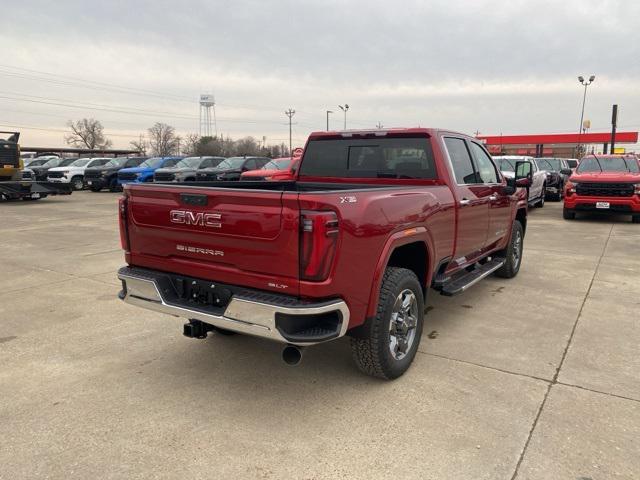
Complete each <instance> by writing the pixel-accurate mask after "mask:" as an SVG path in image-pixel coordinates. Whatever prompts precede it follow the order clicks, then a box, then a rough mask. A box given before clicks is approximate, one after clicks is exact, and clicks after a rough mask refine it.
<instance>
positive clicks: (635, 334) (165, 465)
mask: <svg viewBox="0 0 640 480" xmlns="http://www.w3.org/2000/svg"><path fill="white" fill-rule="evenodd" d="M116 199H117V194H110V193H100V194H96V193H90V192H79V193H74V194H73V195H72V196H70V197H59V198H47V199H45V200H41V201H38V202H12V203H4V204H0V216H1V219H2V221H1V222H0V247H1V249H2V250H1V253H0V259H1V263H0V271H1V272H2V275H0V292H1V293H0V393H1V395H0V398H1V402H0V478H3V479H5V478H6V479H27V478H29V479H31V478H51V479H58V478H60V479H62V478H64V479H75V478H78V479H87V478H101V479H107V478H127V479H130V478H179V479H185V478H259V479H271V478H273V479H276V478H296V479H325V478H350V479H351V478H366V479H372V478H428V479H474V480H476V479H511V478H521V479H545V480H548V479H576V480H586V479H593V480H600V479H609V478H616V479H618V478H638V475H639V472H640V355H639V345H640V325H639V318H640V315H639V314H638V312H639V311H640V294H639V292H640V255H639V254H638V247H639V246H640V225H634V224H631V222H630V220H629V219H628V218H625V217H622V218H620V219H609V218H589V219H585V220H577V221H573V222H569V221H564V220H562V215H561V204H559V203H547V204H546V206H545V207H544V209H542V210H540V209H533V210H531V212H530V220H529V227H528V232H527V236H526V239H525V256H524V260H523V262H524V263H523V266H522V269H521V271H520V274H519V275H518V277H516V278H515V279H513V280H502V279H498V278H491V279H489V280H487V281H484V282H481V283H480V284H478V285H477V286H475V287H474V288H473V289H472V290H470V291H469V292H467V293H465V294H463V295H461V296H458V297H454V298H445V297H441V296H438V295H436V294H434V293H432V294H431V297H430V298H429V299H428V305H429V307H428V309H427V310H428V313H427V317H426V322H427V323H426V326H425V331H424V337H423V339H422V343H421V346H420V350H421V353H420V354H419V355H418V357H417V358H416V361H415V363H414V365H413V367H412V368H411V369H410V370H409V372H408V373H407V374H406V375H405V376H404V377H402V378H400V379H399V380H397V381H394V382H382V381H378V380H375V379H372V378H369V377H366V376H364V375H362V374H360V373H359V372H358V371H357V370H356V368H355V366H354V365H353V363H352V361H351V358H350V350H349V345H348V340H346V339H342V340H340V341H337V342H334V343H331V344H327V345H324V346H319V347H315V348H311V349H308V350H307V352H306V354H305V357H304V359H303V362H302V364H301V365H300V366H299V367H297V368H291V367H287V366H286V365H284V363H283V362H282V361H281V360H280V349H281V347H280V346H279V345H277V344H274V343H269V342H267V341H264V340H259V339H255V338H249V337H243V336H233V337H225V336H212V337H210V338H208V339H207V340H204V341H198V340H191V339H188V338H185V337H183V336H182V334H181V328H182V323H183V322H182V320H180V319H174V318H172V317H168V316H163V315H160V314H156V313H153V312H151V311H146V310H143V309H139V308H135V307H131V306H128V305H125V304H123V303H122V302H120V301H119V300H118V299H117V298H116V294H117V292H118V290H119V282H118V281H117V279H116V275H115V272H116V270H117V268H118V267H120V266H121V265H122V264H123V255H122V252H121V251H120V248H119V246H120V244H119V235H118V230H117V217H116Z"/></svg>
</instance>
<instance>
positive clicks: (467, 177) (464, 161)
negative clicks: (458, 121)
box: [444, 137, 478, 185]
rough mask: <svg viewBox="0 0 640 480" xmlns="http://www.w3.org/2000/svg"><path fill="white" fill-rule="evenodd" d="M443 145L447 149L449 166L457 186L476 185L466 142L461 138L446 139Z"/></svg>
mask: <svg viewBox="0 0 640 480" xmlns="http://www.w3.org/2000/svg"><path fill="white" fill-rule="evenodd" d="M444 144H445V146H446V147H447V152H448V153H449V158H450V159H451V166H452V167H453V173H454V175H455V177H456V183H458V185H464V184H468V183H478V182H477V180H476V172H475V170H474V169H473V163H472V162H471V155H470V154H469V150H468V149H467V145H466V142H465V141H464V140H463V139H462V138H455V137H446V138H445V139H444Z"/></svg>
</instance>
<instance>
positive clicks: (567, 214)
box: [562, 208, 576, 220]
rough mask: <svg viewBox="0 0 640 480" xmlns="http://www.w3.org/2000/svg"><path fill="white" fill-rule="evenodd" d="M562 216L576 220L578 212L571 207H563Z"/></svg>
mask: <svg viewBox="0 0 640 480" xmlns="http://www.w3.org/2000/svg"><path fill="white" fill-rule="evenodd" d="M562 218H564V219H565V220H574V219H575V218H576V212H575V211H574V210H571V209H570V208H563V209H562Z"/></svg>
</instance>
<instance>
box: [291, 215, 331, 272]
mask: <svg viewBox="0 0 640 480" xmlns="http://www.w3.org/2000/svg"><path fill="white" fill-rule="evenodd" d="M300 226H301V232H300V278H301V279H303V280H312V281H322V280H325V279H326V278H327V277H328V276H329V272H330V271H331V266H332V265H333V259H334V257H335V254H336V247H337V245H338V234H339V228H338V216H337V215H336V213H335V212H313V211H303V212H302V214H301V222H300Z"/></svg>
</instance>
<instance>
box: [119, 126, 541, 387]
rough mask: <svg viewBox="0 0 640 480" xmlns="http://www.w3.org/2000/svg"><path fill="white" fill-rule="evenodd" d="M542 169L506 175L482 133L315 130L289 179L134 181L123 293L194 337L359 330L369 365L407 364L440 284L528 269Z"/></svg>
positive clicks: (286, 354)
mask: <svg viewBox="0 0 640 480" xmlns="http://www.w3.org/2000/svg"><path fill="white" fill-rule="evenodd" d="M530 178H531V164H530V163H529V162H518V165H517V166H516V175H515V176H514V177H513V178H510V179H505V178H504V177H503V176H502V175H501V174H500V172H499V171H498V169H497V168H496V167H495V165H494V163H493V161H492V160H491V157H490V156H489V154H488V153H487V151H486V150H485V148H484V147H483V146H482V144H480V143H478V142H477V140H476V139H474V138H471V137H468V136H466V135H463V134H459V133H455V132H449V131H443V130H436V129H423V128H414V129H390V130H375V131H343V132H318V133H313V134H311V136H310V137H309V139H308V142H307V145H306V147H305V151H304V155H303V157H302V159H301V161H300V165H299V168H298V173H297V178H296V180H295V181H290V182H256V181H252V182H234V183H229V182H198V183H188V182H187V183H183V184H180V185H176V184H162V183H153V184H140V185H127V186H126V187H125V190H124V195H123V197H122V198H121V199H120V205H119V215H120V233H121V241H122V246H123V248H124V250H125V259H126V262H127V264H128V266H126V267H123V268H121V269H120V271H119V273H118V276H119V278H120V280H121V281H122V285H123V289H122V291H121V292H120V294H119V296H120V298H121V299H122V300H124V301H125V302H128V303H130V304H132V305H137V306H140V307H143V308H147V309H151V310H155V311H159V312H163V313H167V314H171V315H174V316H178V317H184V318H186V319H189V322H188V323H186V324H185V325H184V334H185V335H187V336H189V337H194V338H205V337H206V336H207V333H208V332H216V331H217V332H221V333H231V332H235V333H243V334H249V335H256V336H260V337H263V338H267V339H271V340H275V341H278V342H282V343H283V344H284V345H285V347H284V349H283V359H284V360H285V361H286V362H287V363H289V364H296V363H298V362H299V361H300V358H301V348H302V347H304V346H307V345H312V344H317V343H321V342H326V341H331V340H335V339H336V338H339V337H342V336H344V335H349V336H350V337H351V346H352V351H353V356H354V359H355V361H356V364H357V365H358V367H359V368H360V369H361V370H362V371H363V372H365V373H368V374H370V375H374V376H377V377H381V378H387V379H391V378H396V377H398V376H400V375H402V374H403V373H404V372H405V371H406V370H407V368H409V365H410V364H411V362H412V360H413V358H414V356H415V355H416V352H417V349H418V344H419V342H420V337H421V333H422V329H423V317H424V308H425V297H426V294H427V291H428V289H429V288H434V289H436V290H438V291H440V293H442V294H444V295H454V294H457V293H460V292H462V291H464V290H466V289H467V288H468V287H470V286H471V285H473V284H475V283H476V282H478V281H479V280H481V279H482V278H484V277H486V276H488V275H490V274H492V273H494V272H495V273H496V274H497V275H499V276H501V277H505V278H510V277H513V276H515V275H516V274H517V273H518V270H519V268H520V263H521V259H522V251H523V250H522V249H523V239H524V234H525V230H526V225H527V198H526V190H525V189H524V188H518V187H527V186H528V185H529V184H530Z"/></svg>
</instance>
